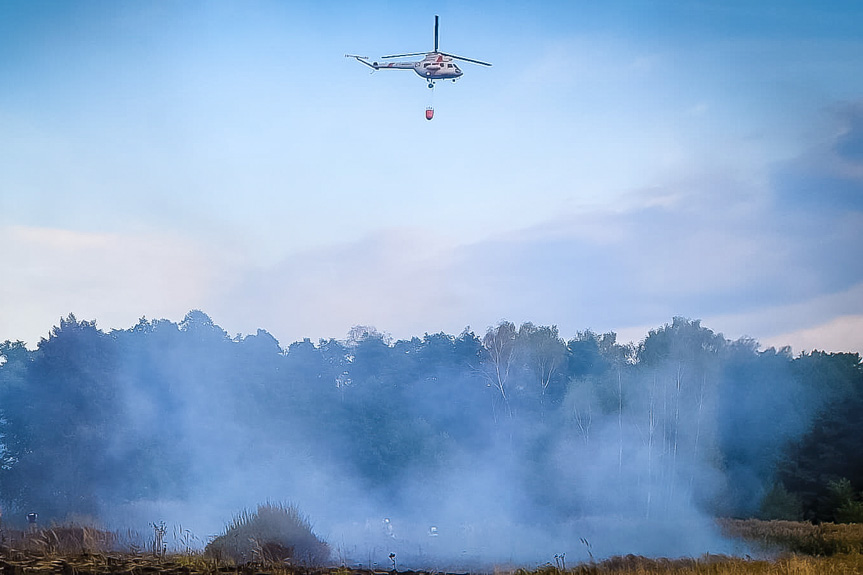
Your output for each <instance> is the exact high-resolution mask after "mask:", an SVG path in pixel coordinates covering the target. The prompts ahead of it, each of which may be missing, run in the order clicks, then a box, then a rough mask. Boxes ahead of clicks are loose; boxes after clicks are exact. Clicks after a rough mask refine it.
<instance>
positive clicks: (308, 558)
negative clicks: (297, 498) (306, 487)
mask: <svg viewBox="0 0 863 575" xmlns="http://www.w3.org/2000/svg"><path fill="white" fill-rule="evenodd" d="M204 554H205V555H206V556H207V557H211V558H213V559H216V560H219V561H224V560H231V561H233V562H234V563H236V564H238V565H239V564H243V563H289V564H291V565H306V566H318V565H322V564H324V563H326V562H327V560H328V559H329V556H330V548H329V545H327V544H326V542H324V541H322V540H321V539H319V538H318V537H317V535H315V534H314V532H313V531H312V525H311V523H309V520H308V519H307V518H306V517H305V516H303V515H302V514H301V513H300V511H299V509H297V508H296V507H295V506H293V505H284V504H280V503H278V504H277V503H266V504H263V505H258V509H257V511H255V512H251V511H248V510H243V511H242V512H241V513H240V514H239V515H237V516H235V517H234V518H233V520H232V521H231V523H229V524H228V525H227V526H226V527H225V531H224V533H222V534H221V535H219V536H217V537H216V538H214V539H213V540H212V541H211V542H210V543H209V544H207V546H206V548H205V549H204Z"/></svg>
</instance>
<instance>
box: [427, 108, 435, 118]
mask: <svg viewBox="0 0 863 575" xmlns="http://www.w3.org/2000/svg"><path fill="white" fill-rule="evenodd" d="M432 118H434V108H432V107H431V106H429V107H428V108H426V120H431V119H432Z"/></svg>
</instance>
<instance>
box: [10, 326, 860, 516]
mask: <svg viewBox="0 0 863 575" xmlns="http://www.w3.org/2000/svg"><path fill="white" fill-rule="evenodd" d="M861 413H863V367H861V360H860V357H859V355H858V354H856V353H824V352H818V351H815V352H811V353H802V354H799V355H796V356H794V355H792V353H791V350H790V349H789V348H782V349H774V348H769V349H766V350H762V349H761V348H760V346H759V344H758V343H757V342H756V341H754V340H752V339H748V338H742V339H738V340H735V341H731V340H728V339H725V338H724V337H723V336H722V335H721V334H718V333H715V332H713V331H712V330H710V329H708V328H706V327H704V326H702V325H701V323H700V321H698V320H690V319H686V318H674V319H673V321H672V322H671V323H669V324H666V325H664V326H661V327H659V328H656V329H653V330H651V331H650V332H649V333H648V334H647V335H646V337H645V338H644V340H643V341H641V342H640V343H638V344H624V343H621V342H618V341H617V337H616V335H615V334H614V333H604V334H598V333H594V332H592V331H590V330H586V331H583V332H578V333H577V334H575V336H573V337H571V338H570V339H565V338H564V337H562V336H561V335H560V333H559V332H558V329H557V328H556V327H555V326H538V325H534V324H532V323H524V324H522V325H520V326H516V325H515V324H513V323H511V322H506V321H504V322H501V323H499V324H498V325H495V326H492V327H490V328H488V329H487V330H486V332H485V333H484V334H476V333H474V332H473V331H471V330H469V329H465V330H464V331H463V332H462V333H460V334H459V335H450V334H445V333H436V334H424V335H423V336H421V337H419V336H418V337H413V338H411V339H409V340H396V341H393V340H392V338H390V337H388V336H387V335H385V334H382V333H380V332H378V331H377V330H375V329H374V328H369V327H356V328H354V329H353V330H351V332H350V333H349V334H348V335H347V337H346V338H345V339H343V340H336V339H326V340H320V341H318V342H316V343H314V342H312V341H310V340H308V339H305V340H303V341H298V342H294V343H292V344H290V345H289V346H287V347H282V346H281V345H280V344H279V342H278V341H277V340H276V339H275V338H274V337H273V336H272V335H270V334H269V333H268V332H266V331H264V330H258V331H257V333H255V334H253V335H245V336H243V335H238V336H236V337H231V336H229V335H228V334H227V333H226V332H225V331H224V330H223V329H222V328H221V327H219V326H218V325H217V324H215V323H214V322H213V320H212V319H211V318H210V317H209V316H207V315H206V314H205V313H203V312H201V311H197V310H196V311H192V312H190V313H189V314H187V315H186V317H185V318H184V319H183V321H181V322H179V323H175V322H172V321H169V320H164V319H160V320H147V319H143V318H142V319H141V320H140V321H139V322H138V323H137V324H136V325H135V326H133V327H131V328H129V329H126V330H112V331H110V332H104V331H102V330H100V329H99V328H98V327H97V326H96V323H95V322H94V321H82V320H78V319H77V318H76V317H75V316H74V315H71V314H70V315H69V316H68V317H66V318H63V319H61V321H60V323H59V325H58V326H56V327H54V328H53V329H52V330H51V332H50V334H49V335H48V336H47V337H46V338H43V339H42V340H41V341H40V342H39V343H38V345H37V346H36V348H35V349H34V350H28V349H27V347H26V346H25V345H24V343H22V342H20V341H17V342H11V341H6V342H4V343H2V344H0V507H2V508H6V509H10V510H18V511H21V512H26V511H29V510H38V512H39V513H40V515H41V516H42V517H45V518H55V519H58V520H61V519H63V518H65V517H69V516H74V515H93V516H99V515H100V513H103V512H104V510H105V509H106V508H110V507H111V506H112V505H121V504H126V503H129V502H134V501H139V500H157V499H160V498H170V499H182V498H184V497H188V496H189V494H190V493H191V492H192V491H193V490H194V489H195V486H196V482H197V481H199V480H200V477H201V471H200V470H201V468H203V467H206V468H208V469H218V466H219V465H222V464H225V462H232V461H241V460H243V461H245V460H244V459H243V457H246V456H247V455H248V454H249V453H255V454H259V455H261V454H264V453H266V452H268V451H269V452H277V451H278V450H281V449H283V448H284V446H289V449H290V457H293V458H298V457H301V458H304V460H305V461H306V462H308V463H309V464H310V465H315V463H316V462H320V463H321V464H322V465H323V463H324V461H326V463H327V465H328V467H327V468H328V469H332V468H333V467H332V466H333V465H335V466H337V468H338V469H340V470H342V471H343V472H344V473H345V474H347V475H349V476H350V477H351V478H352V480H355V481H356V482H357V483H358V484H359V485H360V486H361V488H362V490H364V491H365V492H367V493H369V494H370V497H372V498H374V497H375V496H383V495H382V494H384V493H386V494H387V497H400V496H401V497H408V496H409V495H408V493H409V492H411V486H412V485H414V484H415V483H416V482H417V478H418V477H424V478H429V477H431V478H432V479H423V481H434V479H433V478H434V477H437V476H441V475H443V474H445V472H446V469H447V467H448V466H450V465H452V462H453V461H455V460H456V459H459V460H462V461H463V460H466V459H467V460H474V461H477V462H483V461H490V459H489V457H488V454H491V453H494V454H495V457H497V458H498V459H496V461H501V462H503V463H502V465H503V466H504V467H505V468H506V469H509V470H512V472H508V473H507V474H506V475H507V477H506V482H507V483H506V484H507V489H510V490H511V491H512V492H513V493H517V494H518V497H519V499H520V500H524V501H527V502H529V505H524V506H523V507H522V508H520V509H522V511H520V513H523V514H524V515H525V520H533V519H536V517H549V516H554V517H558V518H562V519H565V518H571V517H583V516H589V515H599V514H609V513H613V514H618V515H619V514H626V513H631V514H635V515H639V516H643V517H648V518H649V517H659V516H662V515H663V514H669V513H672V512H673V511H674V510H675V508H676V507H678V506H680V505H682V504H684V503H685V504H687V505H693V506H694V507H696V508H698V509H699V510H702V511H704V512H707V513H711V514H714V515H716V516H737V517H752V516H759V517H764V518H787V519H806V520H813V521H863V503H861V490H863V439H861V438H863V418H861V417H860V414H861ZM334 462H335V463H334ZM265 472H266V471H261V473H265ZM414 491H415V490H414ZM7 515H8V514H7Z"/></svg>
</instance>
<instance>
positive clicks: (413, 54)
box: [381, 52, 428, 58]
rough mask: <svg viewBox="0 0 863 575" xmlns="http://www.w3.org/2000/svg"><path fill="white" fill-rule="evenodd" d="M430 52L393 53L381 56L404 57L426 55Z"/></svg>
mask: <svg viewBox="0 0 863 575" xmlns="http://www.w3.org/2000/svg"><path fill="white" fill-rule="evenodd" d="M426 54H428V52H409V53H407V54H392V55H390V56H381V58H404V57H405V56H425V55H426Z"/></svg>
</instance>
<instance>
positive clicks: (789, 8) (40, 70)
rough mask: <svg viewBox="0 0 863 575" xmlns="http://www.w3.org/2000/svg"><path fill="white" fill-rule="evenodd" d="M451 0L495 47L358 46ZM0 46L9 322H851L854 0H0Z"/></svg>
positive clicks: (796, 338)
mask: <svg viewBox="0 0 863 575" xmlns="http://www.w3.org/2000/svg"><path fill="white" fill-rule="evenodd" d="M435 14H439V15H440V17H441V31H440V41H441V49H443V50H446V51H450V52H454V53H456V54H460V55H464V56H468V57H472V58H477V59H481V60H486V61H490V62H493V63H494V66H493V67H491V68H484V67H479V66H474V65H471V64H464V65H463V66H462V69H463V70H464V71H465V75H464V77H463V78H462V79H460V80H459V81H458V82H457V83H456V84H452V83H439V84H438V87H437V88H435V90H434V92H432V91H430V90H428V89H427V88H426V87H425V85H424V82H423V81H422V80H421V79H420V78H418V77H417V76H416V75H415V74H413V73H412V72H409V71H380V72H376V73H374V74H372V73H370V70H369V69H368V68H366V67H364V66H362V65H360V64H359V63H357V62H356V61H354V60H351V59H346V58H344V54H346V53H354V54H362V55H366V56H369V57H371V58H373V59H374V58H378V57H380V56H381V55H383V54H390V53H396V52H405V51H421V50H426V49H430V48H431V47H432V30H433V22H434V15H435ZM0 55H2V57H0V242H2V244H0V245H2V246H3V255H2V265H3V270H4V273H3V281H2V283H0V340H4V339H13V340H15V339H22V340H24V341H27V342H28V344H30V345H34V344H35V343H36V342H38V339H39V337H41V336H44V335H46V334H47V333H48V331H49V330H50V328H51V326H52V325H55V324H57V323H58V320H59V318H60V317H61V316H65V315H66V314H68V313H69V312H73V313H75V314H76V315H77V316H78V317H79V318H85V319H96V320H97V322H98V325H99V326H100V327H102V328H103V329H109V328H115V327H116V328H126V327H129V326H131V325H133V324H134V323H136V321H137V319H138V318H140V317H142V316H145V317H147V318H162V317H165V318H168V319H172V320H175V321H179V320H180V319H182V317H183V316H184V315H185V313H186V312H187V311H189V310H190V309H195V308H197V309H203V310H204V311H206V312H207V313H209V314H210V315H211V316H212V317H213V319H214V320H215V321H216V322H217V323H219V324H220V325H222V326H223V327H224V328H225V329H226V330H227V331H228V332H230V333H231V334H235V333H249V332H254V331H255V330H256V329H257V328H264V329H267V330H268V331H270V332H271V333H272V334H273V335H275V336H276V337H277V338H278V339H279V340H280V341H281V343H282V344H283V345H288V344H289V343H290V342H292V341H295V340H297V339H301V338H303V337H310V338H312V339H313V340H316V339H317V338H320V337H337V338H338V337H343V336H344V335H345V334H346V333H347V331H348V329H349V328H350V327H351V326H353V325H357V324H366V325H374V326H376V327H377V328H378V329H380V330H382V331H386V332H389V333H391V334H392V335H393V336H395V337H410V336H412V335H422V334H423V333H425V332H437V331H445V332H448V333H458V332H460V331H461V330H462V329H463V328H464V327H465V326H468V325H469V326H470V327H471V328H472V329H474V330H475V331H477V332H478V333H482V332H484V331H485V329H486V328H487V327H488V326H490V325H493V324H495V323H497V322H498V321H500V320H502V319H508V320H511V321H514V322H516V323H520V322H523V321H532V322H534V323H537V324H556V325H558V326H559V328H560V331H561V333H562V335H564V336H566V337H569V336H572V335H574V334H575V332H576V331H578V330H583V329H587V328H590V329H593V330H595V331H608V330H614V331H616V332H618V333H619V334H620V336H621V338H622V339H624V340H638V339H639V338H642V337H644V335H646V333H647V330H648V329H650V328H655V327H658V326H660V325H662V324H663V323H666V322H669V321H671V319H672V317H673V316H675V315H682V316H686V317H691V318H700V319H702V322H703V324H704V325H706V326H707V327H710V328H712V329H714V330H716V331H720V332H722V333H724V334H725V335H726V337H729V338H737V337H741V336H750V337H754V338H756V339H758V340H759V341H760V342H761V343H762V344H763V345H765V346H767V345H776V346H780V345H786V344H787V345H791V346H792V347H793V348H794V351H795V352H797V351H801V350H804V349H806V350H810V349H813V348H818V349H828V350H850V351H863V6H861V5H860V4H859V3H858V2H830V3H827V4H826V5H825V3H819V2H802V1H798V2H778V1H777V2H733V1H732V2H721V3H719V2H702V1H689V2H687V1H677V2H671V1H668V2H663V1H655V2H638V1H626V2H624V1H608V2H598V1H597V2H594V1H584V2H578V1H572V2H546V3H534V2H523V3H520V2H504V3H494V2H431V1H429V2H404V3H390V2H276V1H272V2H264V1H244V2H240V1H217V2H195V1H179V0H178V1H170V0H166V1H160V2H132V1H122V0H121V1H104V2H100V1H94V2H45V1H39V0H36V1H11V0H0ZM429 105H433V106H434V108H435V110H436V113H435V119H434V120H433V121H431V122H428V121H426V120H425V118H424V112H425V108H426V106H429Z"/></svg>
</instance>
